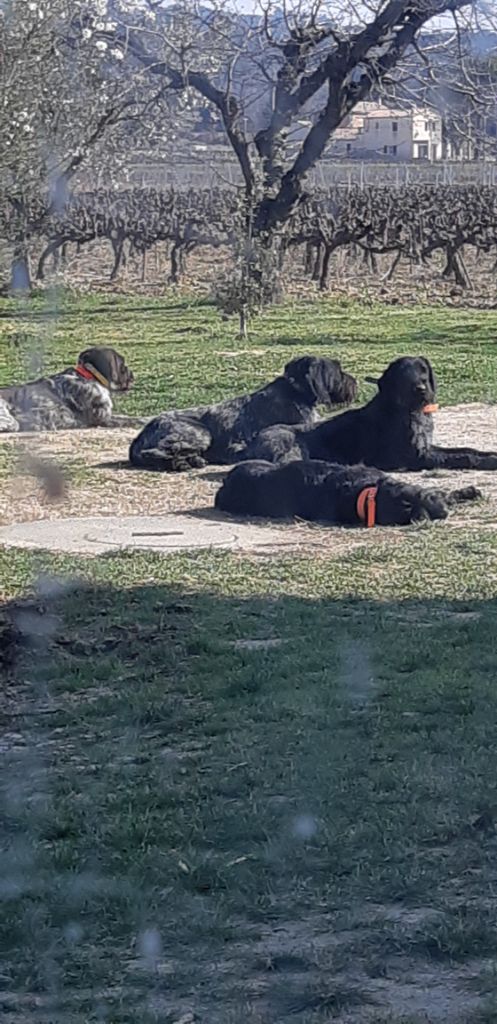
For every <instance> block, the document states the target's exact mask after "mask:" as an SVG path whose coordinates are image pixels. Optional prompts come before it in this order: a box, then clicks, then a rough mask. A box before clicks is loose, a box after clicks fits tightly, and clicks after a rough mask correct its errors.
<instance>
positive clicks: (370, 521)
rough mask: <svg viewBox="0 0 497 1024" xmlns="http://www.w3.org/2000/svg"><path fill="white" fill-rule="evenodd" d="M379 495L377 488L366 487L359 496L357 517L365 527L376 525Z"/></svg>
mask: <svg viewBox="0 0 497 1024" xmlns="http://www.w3.org/2000/svg"><path fill="white" fill-rule="evenodd" d="M377 494H378V488H377V487H365V488H364V490H362V491H360V492H359V494H358V495H357V502H356V512H357V517H358V519H360V520H361V523H364V525H365V526H367V527H371V526H375V525H376V495H377Z"/></svg>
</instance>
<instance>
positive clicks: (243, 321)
mask: <svg viewBox="0 0 497 1024" xmlns="http://www.w3.org/2000/svg"><path fill="white" fill-rule="evenodd" d="M248 321H249V315H248V310H247V307H246V305H245V303H244V302H242V304H241V306H240V338H243V340H244V341H245V340H246V339H247V338H248Z"/></svg>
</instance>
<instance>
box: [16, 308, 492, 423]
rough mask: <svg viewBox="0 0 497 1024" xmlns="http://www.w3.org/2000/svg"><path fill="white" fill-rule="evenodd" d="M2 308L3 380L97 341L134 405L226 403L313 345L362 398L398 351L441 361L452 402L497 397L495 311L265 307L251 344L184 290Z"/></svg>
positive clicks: (446, 398) (444, 394) (444, 397)
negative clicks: (120, 369) (108, 352)
mask: <svg viewBox="0 0 497 1024" xmlns="http://www.w3.org/2000/svg"><path fill="white" fill-rule="evenodd" d="M2 310H3V317H4V319H0V385H2V384H6V383H10V382H11V381H12V379H13V378H14V379H17V380H23V379H25V377H26V372H27V370H29V368H30V366H32V365H33V358H34V357H35V358H38V359H43V360H44V365H45V366H46V368H47V369H48V370H49V371H53V370H55V369H60V367H61V365H66V364H68V365H70V364H71V362H72V361H73V360H74V359H75V358H76V356H77V354H78V352H80V351H81V350H82V349H83V348H87V347H88V346H89V345H102V344H104V345H113V346H115V347H117V348H118V349H119V350H121V351H122V352H123V353H124V354H125V355H126V356H127V357H128V358H129V362H130V364H131V366H132V368H133V370H134V372H135V375H136V387H135V389H134V391H133V392H132V393H131V394H130V395H129V396H128V397H127V398H126V399H125V403H123V404H125V406H126V409H129V411H130V413H138V414H139V413H154V412H156V411H157V409H160V408H165V407H168V406H169V407H171V405H175V406H178V407H180V406H186V405H191V404H193V403H199V402H207V401H217V400H219V399H221V398H224V397H226V396H227V395H231V394H236V393H237V392H239V391H241V390H245V389H248V388H253V387H256V386H257V385H259V384H261V383H263V382H264V381H266V380H268V379H270V378H271V377H272V376H274V375H275V374H277V373H278V372H280V371H281V368H282V366H283V365H284V363H285V362H286V361H287V360H288V359H291V358H292V357H294V356H295V355H300V354H303V353H306V352H310V353H315V354H318V355H319V354H323V355H336V356H338V357H339V358H340V359H341V360H342V362H343V365H344V367H345V368H346V369H349V370H350V371H351V372H353V373H356V374H357V375H358V377H359V380H360V381H361V399H365V398H367V397H368V396H370V395H371V385H367V384H365V383H364V377H365V376H367V375H368V374H376V373H380V372H381V370H382V369H383V368H384V367H385V365H386V364H387V363H388V362H389V361H390V360H391V359H393V358H395V357H396V356H398V355H402V354H406V353H421V354H425V355H426V356H428V357H429V358H430V359H431V360H432V361H433V364H434V366H435V370H436V371H437V374H438V377H439V384H440V401H441V402H442V403H446V404H448V403H454V402H461V401H477V400H481V401H495V400H497V372H496V366H497V313H494V312H480V311H473V310H459V309H458V310H447V309H444V308H443V307H436V308H434V309H430V308H424V307H423V308H416V309H409V308H407V309H406V308H403V307H388V306H375V307H371V308H364V307H361V306H357V305H349V304H348V303H343V302H341V303H336V302H332V301H330V300H322V301H313V302H312V303H299V304H295V305H292V306H283V307H276V308H274V309H271V310H270V311H268V312H266V313H265V314H264V316H263V317H261V318H260V319H258V320H256V321H254V325H253V334H252V337H251V340H250V342H249V343H247V342H246V341H243V342H242V341H240V340H239V339H238V338H237V332H236V325H235V323H234V322H233V321H230V322H229V323H225V322H223V321H222V320H221V319H220V317H219V315H218V314H217V313H216V311H215V309H214V308H213V307H212V306H210V305H208V304H207V303H205V302H199V301H198V300H189V299H188V298H187V297H181V296H178V297H173V298H172V299H171V298H169V299H137V298H134V297H132V298H129V299H117V298H116V297H112V296H110V297H109V296H93V297H91V298H88V297H87V298H84V299H80V298H78V299H71V298H70V297H68V296H67V295H66V294H64V293H63V294H62V295H61V296H58V297H57V296H48V297H47V298H45V299H41V298H40V299H37V300H36V301H35V302H34V303H32V304H30V305H29V307H26V306H23V305H18V306H17V307H16V306H15V305H14V304H13V303H12V302H5V300H4V301H3V302H2V304H1V306H0V312H1V311H2ZM28 316H29V319H28ZM251 349H256V350H257V352H256V354H254V353H253V352H251V351H250V350H251ZM261 349H263V350H264V351H263V352H261V351H260V350H261ZM223 352H224V353H225V352H229V353H233V355H230V356H226V355H223V354H222V353H223Z"/></svg>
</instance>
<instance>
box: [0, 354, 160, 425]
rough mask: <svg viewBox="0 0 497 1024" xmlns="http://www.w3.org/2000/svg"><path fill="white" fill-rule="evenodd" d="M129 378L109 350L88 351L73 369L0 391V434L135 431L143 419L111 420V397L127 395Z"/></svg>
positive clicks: (118, 418)
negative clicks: (113, 428)
mask: <svg viewBox="0 0 497 1024" xmlns="http://www.w3.org/2000/svg"><path fill="white" fill-rule="evenodd" d="M132 383H133V374H132V373H131V370H130V369H129V368H128V367H127V366H126V363H125V361H124V359H123V357H122V356H121V355H119V353H118V352H116V351H115V350H114V349H113V348H90V349H86V351H85V352H82V353H81V355H80V356H79V358H78V361H77V364H76V366H73V367H71V368H70V369H68V370H64V371H63V372H62V373H57V374H54V376H53V377H45V378H42V379H41V380H36V381H32V382H31V383H29V384H21V385H19V386H14V387H9V388H1V389H0V430H3V431H7V430H20V431H25V430H33V431H43V430H68V429H71V428H75V427H111V426H122V425H126V424H128V425H130V426H136V425H137V424H138V423H140V422H142V423H143V420H139V419H138V418H136V417H134V418H131V417H124V416H114V415H113V411H112V398H111V392H116V391H129V389H130V387H131V385H132Z"/></svg>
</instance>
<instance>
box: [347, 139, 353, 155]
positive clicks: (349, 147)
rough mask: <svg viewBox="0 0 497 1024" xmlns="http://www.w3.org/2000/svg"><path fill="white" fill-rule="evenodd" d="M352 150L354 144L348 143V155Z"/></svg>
mask: <svg viewBox="0 0 497 1024" xmlns="http://www.w3.org/2000/svg"><path fill="white" fill-rule="evenodd" d="M351 149H352V143H351V142H347V153H350V151H351Z"/></svg>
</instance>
